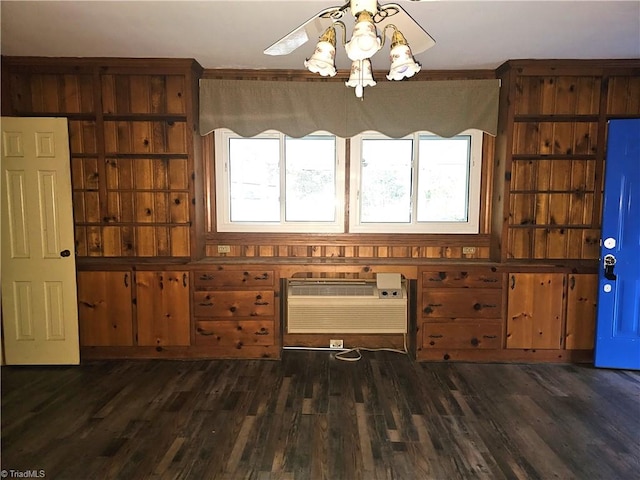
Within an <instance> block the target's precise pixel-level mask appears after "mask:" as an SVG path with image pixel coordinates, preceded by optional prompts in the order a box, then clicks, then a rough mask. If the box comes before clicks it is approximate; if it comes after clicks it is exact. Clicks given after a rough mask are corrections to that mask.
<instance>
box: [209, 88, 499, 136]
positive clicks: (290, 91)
mask: <svg viewBox="0 0 640 480" xmlns="http://www.w3.org/2000/svg"><path fill="white" fill-rule="evenodd" d="M499 90H500V82H499V80H442V81H440V80H439V81H403V82H380V83H378V84H377V85H376V86H375V87H367V88H365V91H364V99H363V100H361V99H359V98H356V96H355V95H354V93H353V88H348V87H346V86H345V85H344V83H343V82H295V81H291V82H283V81H261V80H209V79H202V80H200V134H201V135H206V134H208V133H210V132H212V131H213V130H215V129H217V128H228V129H230V130H233V131H234V132H235V133H237V134H238V135H242V136H245V137H250V136H254V135H257V134H259V133H262V132H264V131H265V130H277V131H280V132H282V133H285V134H286V135H289V136H292V137H303V136H305V135H307V134H309V133H312V132H315V131H318V130H325V131H329V132H331V133H333V134H335V135H337V136H339V137H342V138H349V137H352V136H354V135H357V134H359V133H362V132H363V131H367V130H373V131H377V132H380V133H383V134H384V135H387V136H389V137H393V138H399V137H404V136H405V135H408V134H411V133H413V132H417V131H422V130H426V131H429V132H433V133H435V134H437V135H440V136H443V137H451V136H453V135H456V134H457V133H460V132H462V131H463V130H467V129H469V128H477V129H479V130H482V131H484V132H487V133H489V134H491V135H494V136H495V135H496V133H497V130H498V128H497V124H498V97H499Z"/></svg>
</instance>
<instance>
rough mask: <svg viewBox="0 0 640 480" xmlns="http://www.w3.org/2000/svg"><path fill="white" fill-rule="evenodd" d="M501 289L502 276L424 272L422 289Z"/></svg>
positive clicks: (489, 272)
mask: <svg viewBox="0 0 640 480" xmlns="http://www.w3.org/2000/svg"><path fill="white" fill-rule="evenodd" d="M449 287H451V288H501V287H502V274H501V273H498V272H492V271H491V270H487V271H470V272H468V271H446V272H422V288H449Z"/></svg>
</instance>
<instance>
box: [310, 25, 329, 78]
mask: <svg viewBox="0 0 640 480" xmlns="http://www.w3.org/2000/svg"><path fill="white" fill-rule="evenodd" d="M335 58H336V31H335V29H334V28H333V27H329V28H327V30H326V31H325V32H324V34H323V35H322V37H320V40H319V41H318V43H317V45H316V49H315V50H314V52H313V55H311V58H308V59H307V60H305V62H304V66H305V68H306V69H307V70H309V71H310V72H312V73H319V74H320V75H322V76H323V77H333V76H334V75H335V74H336V65H335Z"/></svg>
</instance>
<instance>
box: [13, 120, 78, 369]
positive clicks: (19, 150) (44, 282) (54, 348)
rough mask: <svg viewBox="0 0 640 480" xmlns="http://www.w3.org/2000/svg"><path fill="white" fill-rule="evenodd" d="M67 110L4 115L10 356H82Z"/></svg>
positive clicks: (32, 359) (48, 359) (69, 360)
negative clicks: (61, 115) (56, 115)
mask: <svg viewBox="0 0 640 480" xmlns="http://www.w3.org/2000/svg"><path fill="white" fill-rule="evenodd" d="M69 164H70V161H69V138H68V130H67V120H66V119H64V118H10V117H3V118H2V181H1V182H0V183H1V185H2V186H1V188H2V195H1V197H2V316H3V327H4V352H5V356H6V361H7V363H8V364H10V365H11V364H13V365H22V364H24V365H29V364H77V363H79V361H80V354H79V346H78V312H77V301H76V275H75V256H74V255H73V254H72V252H74V251H75V247H74V237H73V235H74V229H73V213H72V200H71V175H70V168H69Z"/></svg>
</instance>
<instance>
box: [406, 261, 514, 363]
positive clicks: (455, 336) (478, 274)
mask: <svg viewBox="0 0 640 480" xmlns="http://www.w3.org/2000/svg"><path fill="white" fill-rule="evenodd" d="M419 289H420V317H419V329H418V332H419V333H418V341H417V345H418V355H417V356H418V359H420V358H427V357H428V358H434V356H437V355H441V357H443V358H445V359H448V358H450V357H451V355H452V354H454V353H453V352H454V351H457V350H473V349H499V348H501V347H502V336H503V334H502V332H503V327H502V325H503V322H502V274H501V273H498V272H497V271H495V269H493V270H492V269H491V268H472V269H470V270H468V271H462V270H443V271H431V270H424V271H421V272H420V279H419ZM438 352H439V353H438Z"/></svg>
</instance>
